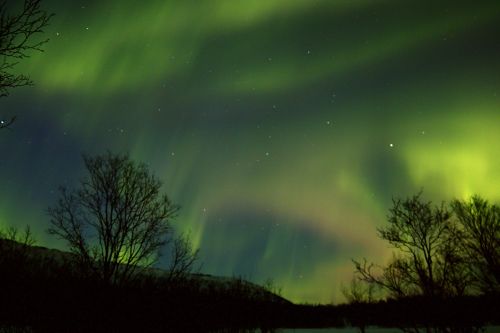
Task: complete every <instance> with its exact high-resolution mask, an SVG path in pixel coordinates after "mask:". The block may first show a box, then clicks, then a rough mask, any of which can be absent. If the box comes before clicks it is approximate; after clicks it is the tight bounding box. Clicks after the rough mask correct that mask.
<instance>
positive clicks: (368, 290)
mask: <svg viewBox="0 0 500 333" xmlns="http://www.w3.org/2000/svg"><path fill="white" fill-rule="evenodd" d="M376 288H377V285H376V284H374V283H367V282H366V281H364V280H363V279H362V278H360V277H359V276H357V275H354V276H353V278H352V279H351V282H350V283H349V287H347V286H345V285H342V286H341V291H342V294H343V295H344V297H345V299H346V300H347V302H348V303H350V304H358V303H373V302H374V301H375V293H376Z"/></svg>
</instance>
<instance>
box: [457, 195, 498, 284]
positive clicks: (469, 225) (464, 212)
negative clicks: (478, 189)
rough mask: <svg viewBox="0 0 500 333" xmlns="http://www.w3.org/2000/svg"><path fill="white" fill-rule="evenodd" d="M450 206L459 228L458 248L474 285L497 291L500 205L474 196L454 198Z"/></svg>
mask: <svg viewBox="0 0 500 333" xmlns="http://www.w3.org/2000/svg"><path fill="white" fill-rule="evenodd" d="M452 207H453V211H454V213H455V215H456V217H457V219H458V221H459V223H460V227H461V228H460V230H459V233H460V234H459V237H460V239H461V242H460V247H461V248H462V250H463V252H464V255H465V258H466V260H467V263H468V264H469V267H470V271H471V273H472V275H473V277H474V280H475V282H476V284H477V287H479V289H480V290H481V291H483V292H485V293H491V292H496V293H500V207H499V206H497V205H492V204H490V203H488V201H486V200H484V199H483V198H481V197H480V196H477V195H475V196H473V197H472V198H470V200H468V201H466V200H454V201H453V202H452Z"/></svg>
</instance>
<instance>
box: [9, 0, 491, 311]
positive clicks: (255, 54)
mask: <svg viewBox="0 0 500 333" xmlns="http://www.w3.org/2000/svg"><path fill="white" fill-rule="evenodd" d="M44 6H45V8H46V9H47V10H49V11H51V12H54V13H56V16H55V17H54V19H53V20H52V22H51V25H50V26H49V28H48V29H47V31H46V32H45V34H46V35H48V37H49V38H50V42H49V43H48V44H46V46H45V52H44V53H39V54H33V56H32V57H31V58H30V59H29V60H28V61H24V62H22V63H21V64H20V65H19V66H18V69H19V70H20V71H21V72H23V73H29V74H30V76H31V77H32V79H33V80H34V81H35V83H36V85H35V86H34V87H29V88H19V89H16V90H14V91H12V94H11V95H10V96H9V97H7V98H3V99H1V100H0V116H3V117H7V116H9V115H13V114H16V115H18V118H19V119H18V121H17V122H16V123H15V125H14V127H13V128H12V130H4V131H1V132H0V147H1V149H2V152H3V158H2V160H1V163H0V175H2V182H1V183H0V225H2V226H9V225H15V226H24V225H26V224H30V225H31V226H32V227H33V228H34V230H35V232H36V234H37V237H38V240H39V243H40V244H41V245H44V246H49V247H59V248H63V246H64V245H63V244H62V243H61V242H60V241H58V240H54V239H53V238H50V237H49V236H48V235H47V234H46V232H45V229H46V228H47V226H48V217H47V215H46V214H45V210H46V208H47V206H48V205H50V204H53V203H54V201H55V200H56V198H57V187H58V186H59V185H61V184H69V185H71V184H74V183H75V182H76V181H77V180H78V179H79V177H81V176H82V175H83V172H84V170H83V165H82V161H81V153H90V154H95V153H102V152H103V151H105V150H107V149H110V150H111V151H116V152H130V154H131V156H132V157H133V158H134V159H136V160H139V161H144V162H146V163H148V164H149V165H150V167H151V169H152V170H153V171H154V172H155V173H156V175H157V176H159V177H160V178H161V179H162V180H163V181H164V183H165V190H166V192H167V193H168V194H169V195H170V196H171V197H172V198H173V200H174V201H176V202H178V203H179V204H181V206H182V210H181V214H180V216H179V218H178V219H177V220H176V226H177V227H178V228H179V230H181V231H185V232H187V231H189V232H190V233H191V236H192V238H193V241H194V243H195V245H196V246H197V247H200V250H201V257H202V263H203V269H202V271H203V272H206V273H210V274H217V275H242V276H243V277H245V278H248V279H250V280H253V281H256V282H263V281H264V280H265V279H267V278H273V279H274V281H275V282H276V284H277V285H279V286H281V287H282V288H283V294H284V296H285V297H287V298H289V299H291V300H293V301H300V302H314V303H317V302H332V301H333V302H340V301H342V296H341V293H340V285H341V283H347V282H348V281H349V280H350V278H351V276H352V271H353V266H352V263H351V261H350V259H351V258H361V257H367V258H368V259H370V260H375V261H377V262H381V263H383V262H384V260H386V259H387V258H388V255H389V251H390V249H388V248H387V246H386V245H385V244H384V243H382V242H381V241H380V240H378V239H377V236H376V227H377V226H380V225H382V224H383V223H384V222H385V219H386V213H387V209H388V207H389V206H390V203H391V198H392V197H393V196H396V197H399V196H407V195H410V194H413V193H416V192H418V191H419V190H420V189H421V188H423V189H424V191H425V192H424V193H425V196H426V198H428V199H430V200H434V201H437V202H439V201H441V200H450V199H452V198H455V197H459V198H463V197H467V196H469V195H471V194H473V193H479V194H481V195H483V196H485V197H487V198H488V199H490V200H492V201H498V200H500V191H499V190H498V184H500V154H499V148H500V61H499V59H500V37H499V36H500V23H499V22H500V2H498V1H475V2H470V1H469V2H460V1H449V0H446V1H439V2H431V1H428V2H426V1H375V0H373V1H369V0H351V1H348V0H329V1H328V0H324V1H321V0H293V1H285V0H273V1H264V0H246V1H239V0H236V1H235V0H213V1H208V0H197V1H194V0H171V1H159V0H153V1H147V2H145V1H144V2H141V1H134V0H122V1H118V0H116V1H106V2H104V1H97V0H93V1H85V0H80V1H62V0H47V1H45V2H44Z"/></svg>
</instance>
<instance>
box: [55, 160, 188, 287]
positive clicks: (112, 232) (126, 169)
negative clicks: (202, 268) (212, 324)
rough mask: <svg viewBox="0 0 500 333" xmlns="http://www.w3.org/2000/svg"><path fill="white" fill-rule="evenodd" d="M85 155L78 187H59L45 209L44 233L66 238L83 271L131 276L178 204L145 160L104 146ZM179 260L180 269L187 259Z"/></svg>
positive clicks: (152, 256) (148, 257) (161, 239)
mask: <svg viewBox="0 0 500 333" xmlns="http://www.w3.org/2000/svg"><path fill="white" fill-rule="evenodd" d="M84 161H85V167H86V169H87V171H88V176H87V177H86V178H84V179H83V180H81V182H80V187H79V188H78V189H74V190H68V189H67V188H64V187H61V189H60V193H61V197H60V199H59V201H58V203H57V205H55V206H54V207H50V208H49V209H48V213H49V215H50V217H51V227H50V229H49V233H50V234H53V235H56V236H59V237H60V238H62V239H64V240H65V241H66V242H67V243H68V245H69V249H70V250H71V252H73V253H74V254H75V255H76V257H77V258H78V263H79V266H80V267H83V268H85V271H86V272H90V273H94V274H97V276H98V278H99V279H100V280H102V281H103V282H105V283H110V284H115V283H122V282H127V281H130V279H131V278H133V276H134V274H135V273H137V272H138V271H139V270H141V269H144V268H145V267H148V266H151V265H152V264H154V263H155V262H156V261H157V259H158V255H159V250H160V248H161V247H163V246H164V245H165V244H167V243H168V242H170V241H171V240H172V235H173V230H172V227H171V221H172V219H173V218H174V217H175V216H176V215H177V212H178V209H179V207H178V206H177V205H175V204H173V203H172V202H171V201H170V199H169V197H168V196H167V195H166V194H161V193H160V189H161V186H162V183H161V182H160V180H159V179H158V178H156V177H155V176H154V175H153V174H151V173H150V171H149V170H148V168H147V166H146V165H145V164H137V163H135V162H134V161H132V160H131V159H130V158H129V156H128V155H113V154H112V153H110V152H108V153H107V154H104V155H100V156H96V157H89V156H84ZM182 255H183V256H189V255H191V253H188V252H184V253H182ZM178 260H180V259H178ZM183 263H184V265H181V266H182V268H183V269H184V270H186V269H189V267H186V265H187V266H189V264H192V262H191V261H188V262H187V263H186V262H185V261H183Z"/></svg>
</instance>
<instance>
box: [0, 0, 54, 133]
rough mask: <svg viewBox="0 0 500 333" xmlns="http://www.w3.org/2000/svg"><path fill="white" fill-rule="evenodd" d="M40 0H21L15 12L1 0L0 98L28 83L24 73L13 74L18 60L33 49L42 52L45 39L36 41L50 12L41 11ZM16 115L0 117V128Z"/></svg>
mask: <svg viewBox="0 0 500 333" xmlns="http://www.w3.org/2000/svg"><path fill="white" fill-rule="evenodd" d="M40 2H41V0H24V3H23V4H22V7H21V8H20V10H19V11H18V12H17V13H12V4H8V3H7V1H6V0H0V97H5V96H7V95H8V94H9V90H10V89H12V88H16V87H21V86H26V85H31V84H32V81H31V80H30V78H29V77H28V76H27V75H24V74H17V73H15V72H14V71H13V70H14V67H16V65H17V64H18V63H19V61H20V60H22V59H25V58H28V57H29V56H30V53H31V52H32V51H42V48H41V47H42V45H43V44H45V43H46V42H47V41H48V39H43V40H36V39H34V38H35V36H36V35H38V34H40V33H42V32H43V29H44V28H45V27H46V26H47V25H48V23H49V21H50V18H51V17H52V14H48V13H47V12H45V11H43V10H42V9H41V6H40ZM15 119H16V118H15V117H11V118H10V119H8V120H0V129H2V128H5V127H8V126H10V125H11V124H12V123H13V122H14V121H15Z"/></svg>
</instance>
